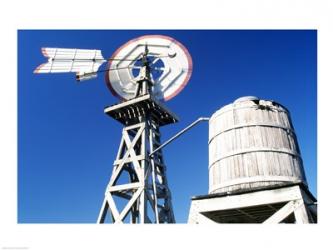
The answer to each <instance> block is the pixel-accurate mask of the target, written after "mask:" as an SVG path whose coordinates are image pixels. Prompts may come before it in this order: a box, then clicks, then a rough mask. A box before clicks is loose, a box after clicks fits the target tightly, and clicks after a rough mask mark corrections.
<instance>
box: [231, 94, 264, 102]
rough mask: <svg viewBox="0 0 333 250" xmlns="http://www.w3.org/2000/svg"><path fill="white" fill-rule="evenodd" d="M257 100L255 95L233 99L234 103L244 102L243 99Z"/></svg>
mask: <svg viewBox="0 0 333 250" xmlns="http://www.w3.org/2000/svg"><path fill="white" fill-rule="evenodd" d="M256 100H259V98H258V97H256V96H242V97H240V98H238V99H236V100H235V101H234V103H239V102H245V101H256Z"/></svg>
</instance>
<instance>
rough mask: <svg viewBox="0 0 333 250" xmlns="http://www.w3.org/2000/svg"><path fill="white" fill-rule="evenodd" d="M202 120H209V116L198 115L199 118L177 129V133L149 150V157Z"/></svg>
mask: <svg viewBox="0 0 333 250" xmlns="http://www.w3.org/2000/svg"><path fill="white" fill-rule="evenodd" d="M202 121H209V118H208V117H200V118H198V119H197V120H195V121H194V122H192V123H191V124H190V125H188V126H187V127H186V128H184V129H183V130H181V131H179V132H178V133H177V134H175V135H174V136H173V137H171V138H170V139H169V140H167V141H166V142H164V143H163V144H162V145H160V146H159V147H158V148H156V149H155V150H154V151H153V152H151V153H150V154H149V157H152V155H153V154H155V153H156V152H158V151H160V150H161V149H162V148H164V147H165V146H166V145H168V144H169V143H170V142H172V141H173V140H175V139H176V138H178V137H179V136H181V135H182V134H184V133H185V132H186V131H188V130H189V129H191V128H192V127H194V126H195V125H197V124H198V123H199V122H202Z"/></svg>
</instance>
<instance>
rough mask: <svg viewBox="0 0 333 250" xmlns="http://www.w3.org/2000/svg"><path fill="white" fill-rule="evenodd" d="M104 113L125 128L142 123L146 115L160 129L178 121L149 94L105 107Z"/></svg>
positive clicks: (175, 116)
mask: <svg viewBox="0 0 333 250" xmlns="http://www.w3.org/2000/svg"><path fill="white" fill-rule="evenodd" d="M104 113H105V114H107V115H109V116H111V117H112V118H114V119H115V120H117V121H119V122H120V123H122V124H123V125H125V126H130V125H134V124H138V123H140V122H142V120H140V119H142V117H145V116H146V115H147V114H149V115H150V116H151V118H152V119H153V120H154V121H155V122H157V123H158V125H159V126H160V127H161V126H164V125H168V124H171V123H176V122H178V121H179V119H178V117H177V115H176V114H174V113H173V112H171V111H170V110H169V109H168V108H167V107H166V106H164V105H163V104H162V103H161V102H159V101H158V100H156V99H155V98H154V97H153V96H151V95H150V94H147V95H143V96H140V97H137V98H134V99H130V100H128V101H124V102H122V103H119V104H115V105H112V106H109V107H106V108H105V109H104Z"/></svg>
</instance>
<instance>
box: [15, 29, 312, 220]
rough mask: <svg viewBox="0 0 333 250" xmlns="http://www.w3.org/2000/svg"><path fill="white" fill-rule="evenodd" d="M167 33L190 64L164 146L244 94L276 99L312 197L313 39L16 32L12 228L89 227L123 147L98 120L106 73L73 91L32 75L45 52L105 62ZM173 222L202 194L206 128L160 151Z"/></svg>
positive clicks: (108, 123) (67, 80)
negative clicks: (288, 121)
mask: <svg viewBox="0 0 333 250" xmlns="http://www.w3.org/2000/svg"><path fill="white" fill-rule="evenodd" d="M147 34H163V35H168V36H171V37H174V38H175V39H177V40H178V41H180V42H181V43H183V44H184V45H185V46H186V47H187V49H188V50H189V52H190V54H191V55H192V59H193V74H192V78H191V79H190V82H189V83H188V85H187V86H186V88H185V89H184V90H183V91H182V92H181V93H180V94H179V95H178V96H176V97H175V98H173V99H172V100H171V101H169V102H167V106H168V107H169V108H170V109H171V110H172V111H174V112H175V113H176V114H177V115H178V116H179V117H180V122H179V123H177V124H174V125H169V126H166V127H163V128H162V133H163V134H162V140H166V139H168V138H169V137H170V136H172V135H173V134H175V133H176V132H178V131H179V130H180V129H182V128H183V127H185V126H186V125H188V124H189V123H190V122H192V121H193V120H195V119H196V118H198V117H199V116H210V115H212V113H213V112H215V111H216V110H217V109H219V108H220V107H222V106H224V105H226V104H229V103H230V102H233V101H234V100H235V99H236V98H238V97H240V96H245V95H255V96H258V97H260V98H262V99H273V100H275V101H277V102H279V103H281V104H283V105H284V106H286V107H287V108H288V109H289V111H290V112H291V117H292V121H293V124H294V127H295V130H296V133H297V137H298V142H299V144H300V149H301V153H302V156H303V162H304V166H305V172H306V176H307V180H308V184H309V187H310V190H311V191H312V192H313V194H314V195H315V196H317V33H316V31H305V30H304V31H293V30H290V31H242V30H238V31H218V30H215V31H213V30H211V31H181V30H177V31H168V30H162V31H160V30H153V31H152V30H148V31H147V30H146V31H144V30H142V31H138V30H136V31H103V30H95V31H86V30H80V31H70V30H68V31H41V30H38V31H37V30H36V31H27V30H25V31H19V32H18V222H19V223H95V221H96V219H97V216H98V213H99V209H100V207H101V204H102V201H103V198H104V191H105V187H106V185H107V183H108V181H109V178H110V174H111V171H112V164H113V161H114V159H115V156H116V152H117V149H118V146H119V141H120V135H121V129H122V127H121V125H120V124H119V123H118V122H116V121H114V120H112V119H111V118H109V117H107V116H106V115H104V113H103V109H104V107H106V106H108V105H111V104H114V103H116V102H117V101H118V100H117V99H116V98H115V97H113V96H112V95H111V93H110V92H109V90H108V89H107V87H106V85H105V82H104V75H103V74H101V75H99V76H98V78H96V79H94V80H90V81H86V82H83V83H80V84H77V83H76V81H75V75H74V74H68V73H67V74H43V75H34V74H33V70H34V69H35V68H36V67H37V66H38V65H39V64H41V63H43V62H45V58H44V57H43V56H42V54H41V52H40V48H41V47H64V48H82V49H101V50H102V53H103V55H104V57H109V56H111V55H112V53H113V52H114V51H115V50H116V49H117V48H118V47H120V46H121V45H122V44H124V43H125V42H127V41H128V40H129V39H132V38H135V37H138V36H141V35H147ZM164 154H165V161H166V164H167V166H168V172H167V176H168V182H169V185H170V188H171V191H172V196H173V206H174V211H175V216H176V220H177V222H178V223H185V222H186V221H187V216H188V212H189V207H190V198H191V196H194V195H202V194H207V192H208V124H201V125H199V126H197V127H195V128H194V129H193V130H192V131H190V132H189V133H187V134H185V135H184V136H183V137H181V138H180V139H178V140H177V141H175V142H174V143H173V144H170V145H169V146H168V147H167V148H165V150H164Z"/></svg>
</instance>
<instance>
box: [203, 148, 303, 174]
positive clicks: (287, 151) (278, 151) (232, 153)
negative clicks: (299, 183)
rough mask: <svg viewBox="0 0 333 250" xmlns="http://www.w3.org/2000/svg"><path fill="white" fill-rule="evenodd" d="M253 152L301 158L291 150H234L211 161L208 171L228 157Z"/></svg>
mask: <svg viewBox="0 0 333 250" xmlns="http://www.w3.org/2000/svg"><path fill="white" fill-rule="evenodd" d="M253 152H274V153H284V154H289V155H292V156H295V157H297V158H301V156H300V155H299V154H297V153H295V151H292V150H288V149H275V148H264V147H262V148H251V149H247V150H246V149H245V150H235V151H232V152H231V153H228V154H225V155H223V156H222V157H220V158H218V159H216V160H215V161H213V162H212V163H211V164H209V167H208V168H209V169H210V168H211V167H212V165H214V164H215V163H216V162H218V161H221V160H224V159H226V158H228V157H232V156H235V155H240V154H247V153H253Z"/></svg>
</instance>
